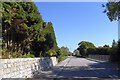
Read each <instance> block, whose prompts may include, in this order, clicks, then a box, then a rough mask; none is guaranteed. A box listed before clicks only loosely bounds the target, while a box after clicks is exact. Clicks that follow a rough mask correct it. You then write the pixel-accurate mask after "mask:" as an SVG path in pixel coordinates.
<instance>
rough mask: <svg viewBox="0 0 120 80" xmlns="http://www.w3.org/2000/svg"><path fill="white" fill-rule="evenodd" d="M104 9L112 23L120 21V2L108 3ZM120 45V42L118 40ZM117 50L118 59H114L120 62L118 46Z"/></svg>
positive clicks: (119, 48)
mask: <svg viewBox="0 0 120 80" xmlns="http://www.w3.org/2000/svg"><path fill="white" fill-rule="evenodd" d="M103 7H105V11H104V13H106V15H107V16H108V18H109V19H110V21H114V20H117V21H120V1H116V2H108V3H106V4H105V5H103ZM119 27H120V26H119ZM118 45H120V42H119V40H118ZM116 49H117V51H116V53H115V55H116V56H117V57H112V58H114V59H117V61H118V62H120V58H119V56H120V47H119V46H118V48H116ZM112 56H113V55H112Z"/></svg>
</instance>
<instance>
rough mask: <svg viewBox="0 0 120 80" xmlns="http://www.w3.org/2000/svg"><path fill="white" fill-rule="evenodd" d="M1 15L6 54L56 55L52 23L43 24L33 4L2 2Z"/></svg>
mask: <svg viewBox="0 0 120 80" xmlns="http://www.w3.org/2000/svg"><path fill="white" fill-rule="evenodd" d="M2 14H3V15H2V20H3V21H2V29H3V32H2V35H3V36H2V37H3V48H7V50H6V51H7V53H6V54H8V53H9V54H8V55H10V56H14V57H21V56H23V55H27V56H31V55H34V56H35V57H39V56H44V57H45V56H53V55H55V54H56V52H57V50H58V46H57V42H56V37H55V33H54V29H53V26H52V22H48V24H46V22H44V20H43V19H42V16H41V15H40V13H39V11H38V9H37V7H36V5H35V4H34V3H33V2H26V3H25V2H4V3H3V7H2ZM18 53H19V54H18Z"/></svg>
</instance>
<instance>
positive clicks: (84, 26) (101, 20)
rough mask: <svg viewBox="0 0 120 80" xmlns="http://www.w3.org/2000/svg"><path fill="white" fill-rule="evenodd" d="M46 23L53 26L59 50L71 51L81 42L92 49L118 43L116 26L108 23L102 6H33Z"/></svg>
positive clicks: (66, 4) (68, 4)
mask: <svg viewBox="0 0 120 80" xmlns="http://www.w3.org/2000/svg"><path fill="white" fill-rule="evenodd" d="M35 4H36V6H37V7H38V10H39V12H40V14H41V15H42V18H43V20H44V21H45V22H50V21H51V22H52V23H53V27H54V31H55V35H56V40H57V43H58V46H59V47H62V46H65V47H68V48H69V49H70V51H74V50H75V49H77V47H78V43H79V42H81V41H89V42H92V43H94V45H95V46H97V47H98V46H103V45H105V44H107V45H111V44H112V41H113V39H115V40H116V41H117V40H118V22H117V21H113V22H110V21H109V19H108V17H107V16H106V14H105V13H103V11H104V8H103V7H102V4H105V3H103V2H35Z"/></svg>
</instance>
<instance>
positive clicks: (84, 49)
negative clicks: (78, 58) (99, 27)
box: [77, 41, 95, 57]
mask: <svg viewBox="0 0 120 80" xmlns="http://www.w3.org/2000/svg"><path fill="white" fill-rule="evenodd" d="M78 45H79V47H78V48H77V50H79V53H80V54H81V55H82V56H83V57H86V56H88V52H87V51H88V49H89V48H95V46H94V44H93V43H91V42H87V41H81V42H80V43H79V44H78Z"/></svg>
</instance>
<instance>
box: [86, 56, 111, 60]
mask: <svg viewBox="0 0 120 80" xmlns="http://www.w3.org/2000/svg"><path fill="white" fill-rule="evenodd" d="M88 57H89V58H92V59H97V60H101V61H109V60H110V55H89V56H88Z"/></svg>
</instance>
